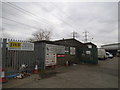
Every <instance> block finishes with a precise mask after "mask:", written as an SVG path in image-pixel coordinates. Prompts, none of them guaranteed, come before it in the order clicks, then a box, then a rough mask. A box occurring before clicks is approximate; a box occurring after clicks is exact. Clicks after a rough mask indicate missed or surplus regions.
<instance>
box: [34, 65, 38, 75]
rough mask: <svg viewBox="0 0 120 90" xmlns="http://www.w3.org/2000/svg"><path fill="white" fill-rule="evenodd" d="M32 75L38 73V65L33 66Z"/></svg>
mask: <svg viewBox="0 0 120 90" xmlns="http://www.w3.org/2000/svg"><path fill="white" fill-rule="evenodd" d="M34 73H35V74H37V73H39V71H38V65H37V64H36V65H35V70H34Z"/></svg>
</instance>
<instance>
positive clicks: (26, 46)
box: [8, 41, 34, 51]
mask: <svg viewBox="0 0 120 90" xmlns="http://www.w3.org/2000/svg"><path fill="white" fill-rule="evenodd" d="M8 50H25V51H34V43H30V42H19V41H8Z"/></svg>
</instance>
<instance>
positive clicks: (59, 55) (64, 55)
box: [57, 55, 65, 57]
mask: <svg viewBox="0 0 120 90" xmlns="http://www.w3.org/2000/svg"><path fill="white" fill-rule="evenodd" d="M57 57H65V55H57Z"/></svg>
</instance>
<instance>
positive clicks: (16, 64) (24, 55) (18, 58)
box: [2, 39, 35, 76]
mask: <svg viewBox="0 0 120 90" xmlns="http://www.w3.org/2000/svg"><path fill="white" fill-rule="evenodd" d="M12 45H13V46H12ZM33 46H34V44H32V43H29V42H23V41H22V42H20V40H19V41H17V40H10V39H3V43H2V57H3V58H2V65H3V68H5V75H6V76H10V75H14V74H17V73H19V69H20V67H21V65H22V64H25V65H27V66H28V67H27V69H26V70H27V72H33V70H34V65H33V64H34V63H35V58H34V47H33ZM28 47H30V48H28Z"/></svg>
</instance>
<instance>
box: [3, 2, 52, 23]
mask: <svg viewBox="0 0 120 90" xmlns="http://www.w3.org/2000/svg"><path fill="white" fill-rule="evenodd" d="M4 4H6V5H9V6H11V7H12V8H14V9H16V10H19V11H20V12H22V13H24V14H25V13H27V14H29V15H32V16H34V17H37V20H36V21H37V22H40V21H41V18H42V17H39V16H37V15H35V14H33V13H31V12H29V11H27V10H25V9H23V8H21V7H19V6H17V5H14V4H12V3H10V2H7V3H5V2H4ZM38 19H40V21H38ZM42 19H44V20H45V21H47V23H48V22H49V21H48V20H46V19H45V18H42ZM45 21H41V22H44V23H46V22H45ZM50 23H51V22H50ZM50 23H49V24H50Z"/></svg>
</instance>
